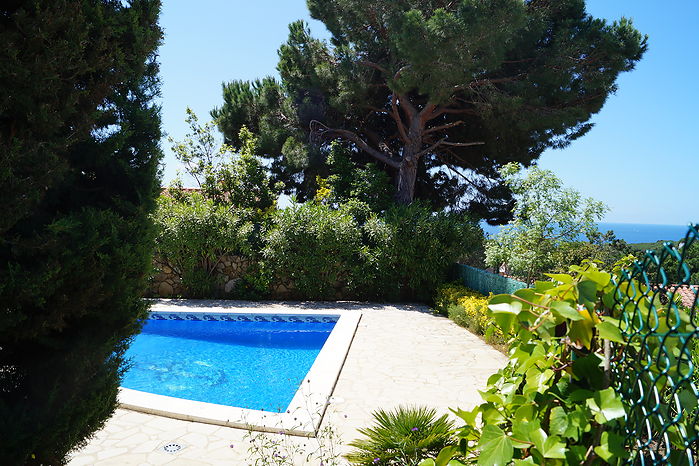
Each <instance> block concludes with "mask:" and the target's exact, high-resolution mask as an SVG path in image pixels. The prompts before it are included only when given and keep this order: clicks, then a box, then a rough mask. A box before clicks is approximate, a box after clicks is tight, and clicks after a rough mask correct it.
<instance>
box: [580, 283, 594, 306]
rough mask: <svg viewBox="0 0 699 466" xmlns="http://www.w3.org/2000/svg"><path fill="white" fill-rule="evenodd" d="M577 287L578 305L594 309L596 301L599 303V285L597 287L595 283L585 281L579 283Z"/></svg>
mask: <svg viewBox="0 0 699 466" xmlns="http://www.w3.org/2000/svg"><path fill="white" fill-rule="evenodd" d="M577 287H578V303H579V304H585V305H587V306H588V307H590V308H593V307H594V306H595V301H597V285H595V282H592V281H589V280H583V281H581V282H580V283H578V285H577Z"/></svg>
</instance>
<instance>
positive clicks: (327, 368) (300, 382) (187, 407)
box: [119, 304, 361, 435]
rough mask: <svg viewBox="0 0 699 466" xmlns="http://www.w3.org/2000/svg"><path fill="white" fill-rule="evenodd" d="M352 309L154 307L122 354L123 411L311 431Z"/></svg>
mask: <svg viewBox="0 0 699 466" xmlns="http://www.w3.org/2000/svg"><path fill="white" fill-rule="evenodd" d="M360 316H361V315H360V314H359V313H344V312H338V313H337V314H324V313H322V312H320V313H319V312H314V311H300V312H294V313H293V314H290V313H279V312H274V311H273V310H257V309H256V310H255V311H254V312H252V313H251V312H231V310H230V309H226V308H225V307H209V308H202V307H198V308H197V309H189V310H186V311H184V310H183V309H182V306H181V305H178V306H172V307H168V306H167V305H162V304H161V305H156V306H154V307H153V310H152V311H151V314H150V318H149V320H148V321H147V322H146V324H145V326H144V328H143V332H142V333H141V334H140V335H139V336H137V337H136V339H135V340H134V342H133V344H132V346H131V348H130V349H129V351H128V353H127V356H128V357H130V358H131V361H132V367H131V368H130V370H129V371H128V372H127V373H126V374H125V377H124V380H123V382H122V388H121V389H120V395H119V402H120V404H121V405H122V407H126V408H129V409H135V410H139V411H144V412H149V413H155V414H160V415H164V416H169V417H175V418H179V419H187V420H196V421H200V422H207V423H212V424H219V425H227V426H235V427H243V426H244V427H246V428H252V429H256V430H267V431H285V432H289V433H295V434H300V435H311V434H312V433H313V432H314V431H315V429H316V428H317V426H318V425H319V423H320V420H321V419H322V415H323V413H324V410H325V407H326V406H327V402H328V398H329V397H330V395H331V394H332V390H333V388H334V385H335V382H336V381H337V377H338V376H339V373H340V370H341V367H342V364H343V363H344V359H345V357H346V354H347V351H348V350H349V346H350V344H351V341H352V338H353V336H354V332H355V330H356V327H357V324H358V322H359V318H360Z"/></svg>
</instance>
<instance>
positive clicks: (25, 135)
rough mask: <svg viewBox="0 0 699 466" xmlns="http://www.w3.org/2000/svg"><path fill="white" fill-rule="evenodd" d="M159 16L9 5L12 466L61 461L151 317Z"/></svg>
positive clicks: (5, 17) (5, 39)
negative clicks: (148, 293)
mask: <svg viewBox="0 0 699 466" xmlns="http://www.w3.org/2000/svg"><path fill="white" fill-rule="evenodd" d="M159 8H160V3H159V2H158V1H156V0H135V1H133V2H118V1H94V0H93V1H88V0H75V1H64V0H57V1H50V2H49V1H11V2H9V3H8V2H5V3H3V6H1V7H0V24H2V27H1V28H0V39H1V41H2V44H3V47H2V49H1V50H0V83H1V86H2V89H3V92H2V95H0V157H1V158H2V159H1V160H0V183H2V185H3V190H2V199H0V201H1V202H0V205H2V215H0V277H2V278H1V279H0V303H1V304H0V438H1V439H2V441H1V443H2V447H1V448H0V463H2V464H23V463H27V464H34V463H35V464H61V463H62V462H64V461H65V456H66V454H67V453H68V452H69V451H70V450H71V449H72V448H73V447H75V446H79V445H81V444H82V443H83V442H85V441H86V440H87V439H88V438H89V437H90V436H91V435H92V433H93V432H94V431H96V430H97V429H99V428H100V427H101V426H102V425H103V424H104V422H105V420H106V419H107V418H108V417H109V416H110V415H111V413H112V412H113V410H114V409H115V407H116V395H117V388H118V386H119V384H120V376H121V373H122V371H123V369H124V360H123V354H124V351H125V349H126V345H127V343H128V341H129V339H130V338H131V337H132V336H133V335H134V334H135V333H137V332H138V330H139V328H140V326H139V323H138V320H137V319H139V318H141V317H143V316H144V315H145V312H146V309H147V304H146V303H144V302H143V301H142V300H141V299H140V296H141V294H142V292H143V291H144V289H145V285H146V274H147V273H148V271H149V270H150V260H151V252H152V241H153V236H154V230H153V227H152V223H151V222H150V220H149V218H148V215H149V213H150V212H151V211H152V209H153V208H154V206H155V203H154V199H155V197H156V196H157V192H158V189H159V186H158V184H159V183H158V180H157V170H158V161H159V159H160V156H161V153H160V149H159V147H158V140H159V138H160V116H159V109H158V108H157V107H156V106H154V105H153V103H152V99H153V97H154V96H155V95H156V94H157V92H158V81H157V70H158V66H157V63H156V62H155V49H156V47H157V45H158V43H159V40H160V37H161V32H160V29H159V28H158V26H157V18H158V13H159Z"/></svg>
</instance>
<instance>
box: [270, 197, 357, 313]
mask: <svg viewBox="0 0 699 466" xmlns="http://www.w3.org/2000/svg"><path fill="white" fill-rule="evenodd" d="M273 225H274V226H273V227H272V229H271V230H270V232H269V234H268V236H267V238H266V246H265V249H264V250H263V257H264V258H265V262H266V263H267V264H268V266H269V267H270V268H271V269H272V270H273V271H274V273H275V274H276V276H277V277H280V278H286V279H290V280H292V281H293V283H294V286H295V288H296V289H297V291H298V293H299V295H300V296H301V297H303V298H305V299H335V298H336V297H337V296H336V291H339V290H340V289H342V288H344V287H347V286H348V284H349V280H351V278H352V277H353V275H354V273H353V272H354V270H353V268H354V267H355V266H356V264H357V263H358V262H359V257H358V253H359V250H360V247H361V233H360V230H359V227H358V225H357V223H356V221H355V220H354V218H352V216H351V215H349V214H348V213H347V212H346V211H345V210H344V209H340V210H332V209H330V208H328V207H326V206H323V205H319V204H313V203H307V204H293V205H291V206H290V207H288V208H286V209H283V210H280V211H279V212H277V213H276V214H275V216H274V220H273Z"/></svg>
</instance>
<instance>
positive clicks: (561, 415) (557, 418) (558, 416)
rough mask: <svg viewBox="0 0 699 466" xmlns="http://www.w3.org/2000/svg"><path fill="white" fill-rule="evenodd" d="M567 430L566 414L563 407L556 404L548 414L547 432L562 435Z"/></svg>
mask: <svg viewBox="0 0 699 466" xmlns="http://www.w3.org/2000/svg"><path fill="white" fill-rule="evenodd" d="M567 430H568V414H566V411H565V409H563V408H561V407H560V406H556V407H555V408H553V409H552V410H551V414H550V415H549V432H550V433H551V434H552V435H562V436H564V435H565V433H566V431H567Z"/></svg>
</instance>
